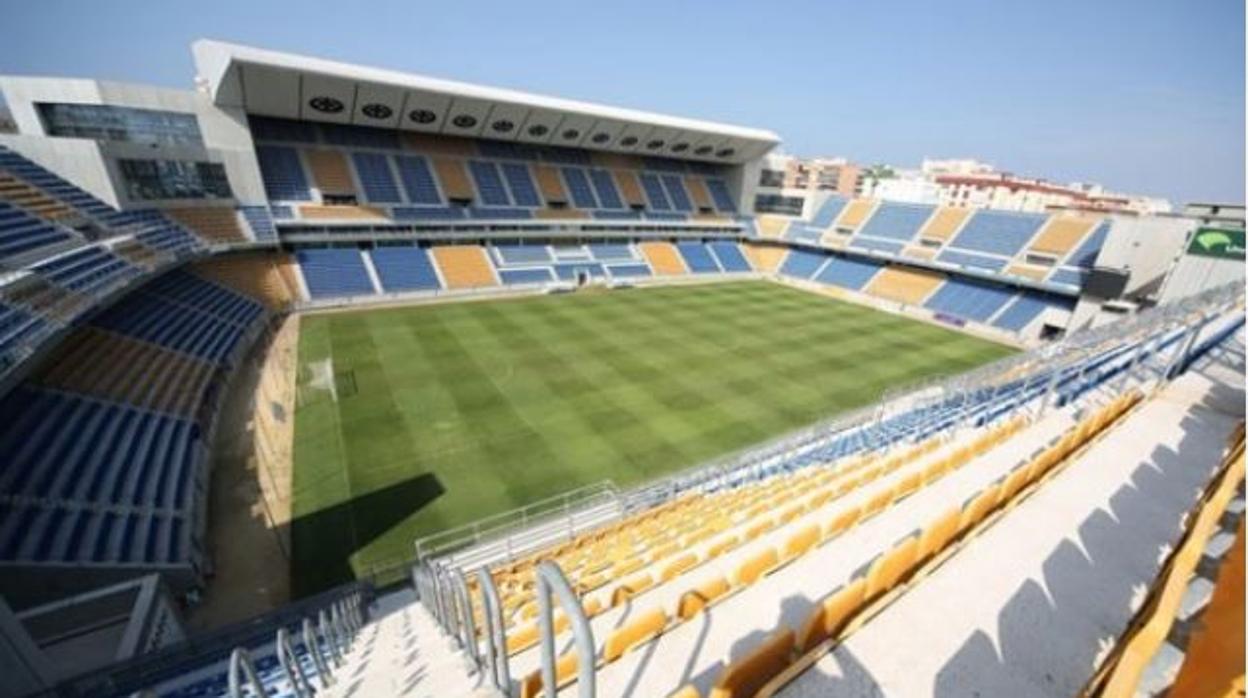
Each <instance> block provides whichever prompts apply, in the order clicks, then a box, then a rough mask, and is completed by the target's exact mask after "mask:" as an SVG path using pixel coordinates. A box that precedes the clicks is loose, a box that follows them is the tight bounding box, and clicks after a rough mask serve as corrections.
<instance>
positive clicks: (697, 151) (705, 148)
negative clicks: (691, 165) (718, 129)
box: [693, 145, 715, 155]
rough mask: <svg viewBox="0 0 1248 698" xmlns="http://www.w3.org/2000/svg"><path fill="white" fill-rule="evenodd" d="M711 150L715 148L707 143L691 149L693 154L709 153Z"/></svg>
mask: <svg viewBox="0 0 1248 698" xmlns="http://www.w3.org/2000/svg"><path fill="white" fill-rule="evenodd" d="M712 150H715V149H714V148H712V147H711V146H709V145H700V146H698V147H697V148H696V149H695V150H694V151H693V154H694V155H710V154H711V151H712Z"/></svg>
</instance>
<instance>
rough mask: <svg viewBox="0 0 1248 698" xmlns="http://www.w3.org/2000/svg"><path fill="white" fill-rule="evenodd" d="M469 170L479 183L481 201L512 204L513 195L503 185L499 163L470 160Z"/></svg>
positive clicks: (478, 189)
mask: <svg viewBox="0 0 1248 698" xmlns="http://www.w3.org/2000/svg"><path fill="white" fill-rule="evenodd" d="M468 172H469V173H470V174H471V175H472V181H473V182H475V183H476V185H477V193H478V194H479V195H480V197H481V203H483V204H486V205H487V206H510V205H511V196H510V195H508V193H507V187H506V186H504V185H503V178H502V175H500V174H499V173H498V165H496V164H494V163H493V162H485V161H483V160H469V161H468Z"/></svg>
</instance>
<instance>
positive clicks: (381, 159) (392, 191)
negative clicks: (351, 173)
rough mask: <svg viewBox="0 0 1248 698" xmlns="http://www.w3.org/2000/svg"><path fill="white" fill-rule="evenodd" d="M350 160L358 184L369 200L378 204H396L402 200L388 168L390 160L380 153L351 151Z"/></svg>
mask: <svg viewBox="0 0 1248 698" xmlns="http://www.w3.org/2000/svg"><path fill="white" fill-rule="evenodd" d="M351 162H352V163H353V164H354V165H355V171H356V174H358V175H359V177H360V186H362V187H363V188H364V196H365V198H367V199H368V200H369V201H371V202H373V203H379V204H397V203H400V202H402V201H403V199H402V197H401V196H399V186H398V184H397V183H396V182H395V180H394V173H393V172H391V170H390V160H389V158H387V157H386V156H385V155H382V154H380V153H365V152H354V153H351Z"/></svg>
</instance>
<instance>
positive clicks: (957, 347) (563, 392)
mask: <svg viewBox="0 0 1248 698" xmlns="http://www.w3.org/2000/svg"><path fill="white" fill-rule="evenodd" d="M301 322H302V325H301V334H300V344H299V364H300V367H299V368H300V370H299V381H300V386H299V395H300V399H299V406H298V409H297V412H296V417H295V447H294V459H295V464H294V483H293V517H294V518H293V522H292V530H291V539H292V548H293V550H292V560H293V562H292V570H291V572H292V583H293V591H294V593H295V594H297V595H302V594H306V593H309V592H312V591H316V590H318V589H322V588H325V587H326V586H329V585H332V584H335V583H340V582H343V581H347V580H348V579H350V577H351V575H352V567H354V569H355V570H356V571H364V570H367V569H368V568H370V567H371V566H373V565H377V564H384V563H386V562H389V561H397V560H400V559H402V558H404V557H407V556H410V555H411V554H412V553H413V547H412V542H413V540H414V539H415V538H417V537H419V536H421V535H425V534H428V533H434V532H437V531H440V530H442V529H445V528H449V527H452V526H456V525H459V524H463V523H467V522H470V521H473V520H475V519H479V518H481V517H484V516H487V515H490V514H494V513H498V512H502V511H506V510H508V509H512V508H515V507H519V506H522V505H525V504H528V503H531V502H534V501H537V500H540V499H544V498H546V497H550V496H552V495H555V494H559V493H561V492H564V491H567V490H570V489H573V488H576V487H579V486H582V485H589V484H593V483H597V482H600V481H602V480H606V479H609V480H612V481H614V482H615V484H616V485H618V486H620V487H628V486H630V485H636V484H638V483H641V482H644V481H646V480H649V479H652V478H655V477H658V476H661V475H663V474H665V473H669V472H673V471H676V470H679V469H682V468H686V467H689V466H691V465H695V464H697V463H699V462H701V461H705V460H708V459H711V458H714V457H716V456H719V455H722V454H725V453H729V452H732V451H734V450H737V449H741V448H744V447H746V446H749V445H751V444H754V443H757V442H759V441H763V440H766V439H768V438H771V437H775V436H778V435H780V434H783V433H785V432H787V431H790V430H793V429H796V428H799V427H802V426H805V425H808V424H810V423H812V422H815V421H818V420H820V419H823V418H827V417H829V416H832V415H834V414H836V413H838V412H842V411H845V410H849V409H852V408H855V407H858V406H861V405H864V404H869V403H871V402H874V401H876V400H878V399H879V398H880V396H881V394H882V392H883V391H884V390H886V389H888V388H890V387H894V386H897V385H901V384H906V383H909V382H912V381H915V380H918V379H920V378H926V377H931V376H935V375H941V374H952V373H959V372H962V371H966V370H968V369H971V368H973V367H975V366H978V365H980V364H983V363H986V362H989V361H993V360H995V359H998V358H1001V357H1002V356H1005V355H1007V354H1009V353H1010V352H1011V351H1012V350H1011V349H1009V348H1008V347H1004V346H1000V345H997V344H993V343H991V342H986V341H983V340H980V339H976V338H973V337H969V336H966V335H963V334H960V333H957V332H954V331H951V330H946V329H942V328H939V327H935V326H932V325H929V324H925V323H922V322H918V321H915V320H910V319H906V318H903V317H899V316H896V315H890V314H887V313H883V312H880V311H876V310H871V309H868V308H864V307H861V306H857V305H852V304H848V303H843V302H839V301H836V300H832V299H829V298H826V297H823V296H819V295H815V294H810V293H805V292H803V291H799V290H795V289H791V288H787V287H784V286H780V285H777V284H772V283H768V282H761V281H759V282H735V283H717V284H706V285H698V286H668V287H663V288H650V289H633V290H620V291H610V292H588V293H576V294H572V295H560V296H541V297H527V298H522V299H510V300H494V301H482V302H466V303H449V304H440V305H424V306H410V307H404V308H385V309H370V310H360V311H353V312H341V313H325V314H315V315H308V316H305V317H303V318H302V321H301Z"/></svg>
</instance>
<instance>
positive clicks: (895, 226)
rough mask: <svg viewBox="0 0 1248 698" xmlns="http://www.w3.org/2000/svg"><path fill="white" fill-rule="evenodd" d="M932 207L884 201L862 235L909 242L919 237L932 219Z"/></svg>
mask: <svg viewBox="0 0 1248 698" xmlns="http://www.w3.org/2000/svg"><path fill="white" fill-rule="evenodd" d="M932 211H933V209H932V207H931V206H924V205H921V204H903V203H897V202H893V201H884V202H881V203H880V205H879V206H878V207H877V208H876V210H875V212H874V213H873V214H871V217H870V218H868V219H867V222H866V224H865V225H863V226H862V229H861V230H859V231H858V233H859V234H860V235H865V236H868V237H874V238H887V239H889V240H896V241H899V242H908V241H910V240H913V239H914V238H915V236H916V235H918V233H919V230H920V229H921V228H922V227H923V224H924V223H925V222H927V220H928V219H929V218H931V217H932Z"/></svg>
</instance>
